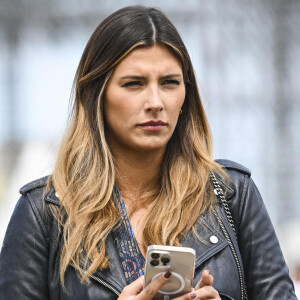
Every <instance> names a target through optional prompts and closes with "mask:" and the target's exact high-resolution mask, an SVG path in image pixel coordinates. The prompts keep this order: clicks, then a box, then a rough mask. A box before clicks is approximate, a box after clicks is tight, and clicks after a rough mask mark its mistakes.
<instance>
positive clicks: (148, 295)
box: [137, 271, 172, 300]
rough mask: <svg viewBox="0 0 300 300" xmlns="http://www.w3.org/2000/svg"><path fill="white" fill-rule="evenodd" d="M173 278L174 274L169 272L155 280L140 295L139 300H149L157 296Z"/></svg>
mask: <svg viewBox="0 0 300 300" xmlns="http://www.w3.org/2000/svg"><path fill="white" fill-rule="evenodd" d="M171 278H172V273H171V272H170V271H167V272H166V273H165V274H161V275H160V276H158V277H157V278H156V279H155V280H153V281H152V282H150V283H149V284H148V285H147V286H146V287H145V288H144V290H143V291H142V292H141V293H140V294H139V295H138V298H137V299H139V300H149V299H152V297H154V296H155V295H156V293H157V292H158V291H159V290H160V289H161V287H162V286H163V285H164V284H166V283H167V282H168V281H169V280H170V279H171Z"/></svg>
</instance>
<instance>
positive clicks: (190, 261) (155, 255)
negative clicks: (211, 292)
mask: <svg viewBox="0 0 300 300" xmlns="http://www.w3.org/2000/svg"><path fill="white" fill-rule="evenodd" d="M194 269H195V250H194V249H192V248H188V247H175V246H162V245H151V246H149V247H148V248H147V254H146V265H145V280H144V287H145V286H146V285H148V284H149V283H150V282H151V281H152V280H154V279H155V278H156V277H157V276H159V275H160V274H164V273H165V272H167V271H168V270H169V271H171V272H172V274H173V276H172V278H171V279H170V281H168V282H167V283H166V284H165V285H164V286H163V287H162V288H161V289H160V290H159V292H158V293H157V294H156V296H155V297H154V298H152V299H154V300H169V299H173V298H176V297H178V296H181V295H184V294H186V293H189V292H191V288H192V284H193V278H194Z"/></svg>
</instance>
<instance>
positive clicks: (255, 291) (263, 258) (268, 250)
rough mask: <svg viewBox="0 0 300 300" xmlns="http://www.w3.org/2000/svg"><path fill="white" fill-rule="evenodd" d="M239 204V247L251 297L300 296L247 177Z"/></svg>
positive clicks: (288, 297) (262, 206) (253, 185)
mask: <svg viewBox="0 0 300 300" xmlns="http://www.w3.org/2000/svg"><path fill="white" fill-rule="evenodd" d="M241 190H242V192H241V193H242V195H241V203H240V206H239V210H240V212H239V238H238V239H239V248H240V252H241V255H242V260H243V265H244V269H245V280H246V285H247V291H248V296H249V300H253V299H264V300H273V299H289V300H292V299H297V297H296V296H295V293H294V287H293V282H292V280H291V278H290V276H289V273H288V268H287V265H286V263H285V261H284V258H283V255H282V252H281V249H280V246H279V242H278V239H277V237H276V234H275V231H274V228H273V225H272V223H271V220H270V218H269V215H268V213H267V210H266V208H265V205H264V203H263V201H262V198H261V195H260V193H259V191H258V189H257V187H256V186H255V184H254V182H253V180H252V179H251V178H249V176H245V181H244V186H243V189H241Z"/></svg>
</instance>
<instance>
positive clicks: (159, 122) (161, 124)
mask: <svg viewBox="0 0 300 300" xmlns="http://www.w3.org/2000/svg"><path fill="white" fill-rule="evenodd" d="M165 125H167V123H165V122H163V121H160V120H157V121H156V120H151V121H148V122H145V123H142V124H139V126H165Z"/></svg>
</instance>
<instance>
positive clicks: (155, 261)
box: [150, 259, 159, 267]
mask: <svg viewBox="0 0 300 300" xmlns="http://www.w3.org/2000/svg"><path fill="white" fill-rule="evenodd" d="M150 265H151V266H153V267H156V266H158V265H159V261H158V260H156V259H153V260H151V261H150Z"/></svg>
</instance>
